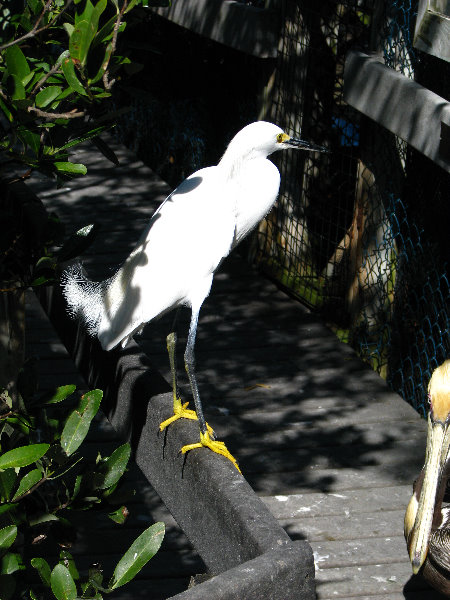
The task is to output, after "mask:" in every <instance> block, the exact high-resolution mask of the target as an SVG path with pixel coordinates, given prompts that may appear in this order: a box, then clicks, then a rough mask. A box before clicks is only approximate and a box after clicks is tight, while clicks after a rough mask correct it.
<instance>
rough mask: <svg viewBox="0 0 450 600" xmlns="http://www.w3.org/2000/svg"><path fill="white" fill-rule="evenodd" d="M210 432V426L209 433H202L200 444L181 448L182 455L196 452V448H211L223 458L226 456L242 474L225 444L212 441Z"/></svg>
mask: <svg viewBox="0 0 450 600" xmlns="http://www.w3.org/2000/svg"><path fill="white" fill-rule="evenodd" d="M210 430H211V428H210V427H209V426H208V431H207V433H201V432H200V442H198V443H196V444H188V445H187V446H183V447H182V448H181V453H182V454H186V452H190V451H191V450H195V449H196V448H209V449H210V450H212V451H213V452H215V453H216V454H221V455H222V456H225V458H228V459H229V460H230V461H231V462H232V463H233V465H234V466H235V467H236V469H237V470H238V471H239V473H241V474H242V472H241V470H240V468H239V467H238V464H237V461H236V459H235V458H234V456H233V455H232V454H231V453H230V452H229V451H228V449H227V447H226V446H225V444H224V442H219V441H217V440H213V439H211V433H210ZM211 431H212V430H211Z"/></svg>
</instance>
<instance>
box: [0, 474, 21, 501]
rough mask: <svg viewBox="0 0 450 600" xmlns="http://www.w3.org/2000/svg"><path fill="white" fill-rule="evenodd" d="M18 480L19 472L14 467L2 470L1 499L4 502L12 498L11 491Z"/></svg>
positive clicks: (0, 481)
mask: <svg viewBox="0 0 450 600" xmlns="http://www.w3.org/2000/svg"><path fill="white" fill-rule="evenodd" d="M16 481H17V473H16V472H15V471H14V469H6V470H5V471H3V472H1V471H0V500H1V501H2V502H8V500H10V498H11V492H12V490H13V487H14V485H15V483H16Z"/></svg>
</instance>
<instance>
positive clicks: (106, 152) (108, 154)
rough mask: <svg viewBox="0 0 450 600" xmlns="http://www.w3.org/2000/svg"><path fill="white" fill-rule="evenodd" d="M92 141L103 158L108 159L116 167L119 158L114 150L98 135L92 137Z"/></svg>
mask: <svg viewBox="0 0 450 600" xmlns="http://www.w3.org/2000/svg"><path fill="white" fill-rule="evenodd" d="M92 142H93V143H94V144H95V145H96V146H97V148H98V149H99V150H100V152H101V153H102V154H103V156H104V157H105V158H107V159H108V160H110V161H111V162H112V163H113V164H115V165H116V166H117V167H118V166H119V159H118V158H117V156H116V154H115V152H114V150H113V149H112V148H111V147H110V146H109V145H108V144H107V143H106V142H105V141H104V140H102V138H100V137H94V138H92Z"/></svg>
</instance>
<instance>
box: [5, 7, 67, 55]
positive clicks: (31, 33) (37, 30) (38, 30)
mask: <svg viewBox="0 0 450 600" xmlns="http://www.w3.org/2000/svg"><path fill="white" fill-rule="evenodd" d="M52 2H53V0H47V2H46V3H45V6H44V8H43V9H42V12H41V14H40V15H39V17H38V19H37V21H36V23H35V24H34V26H33V29H31V30H30V31H27V33H25V34H24V35H22V36H21V37H20V38H17V39H16V40H11V41H10V42H7V43H6V44H3V45H2V46H0V52H2V51H3V50H6V48H9V47H10V46H15V45H16V44H20V43H21V42H23V41H25V40H28V39H29V38H32V37H35V36H36V35H37V34H38V33H41V31H45V30H46V29H48V28H49V27H52V26H53V25H54V24H55V23H56V21H57V20H58V19H59V18H60V17H61V15H62V14H63V13H64V12H65V11H66V10H67V9H68V8H69V6H70V5H71V4H72V2H73V0H67V3H66V5H65V6H64V7H63V8H62V10H61V12H59V13H58V14H57V15H56V17H55V18H54V19H52V20H51V21H50V23H47V25H44V26H43V27H41V28H39V23H40V22H41V21H42V19H43V18H44V15H45V13H46V12H47V11H48V9H49V8H50V6H51V4H52Z"/></svg>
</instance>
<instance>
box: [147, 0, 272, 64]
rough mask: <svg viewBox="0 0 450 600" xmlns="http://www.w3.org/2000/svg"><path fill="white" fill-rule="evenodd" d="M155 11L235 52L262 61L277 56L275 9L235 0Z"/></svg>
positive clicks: (190, 2)
mask: <svg viewBox="0 0 450 600" xmlns="http://www.w3.org/2000/svg"><path fill="white" fill-rule="evenodd" d="M272 5H273V2H272ZM154 10H155V12H157V13H158V14H159V15H160V16H162V17H164V18H166V19H168V20H169V21H173V22H174V23H176V24H177V25H181V26H182V27H185V28H186V29H189V30H190V31H193V32H194V33H197V34H199V35H203V36H205V37H207V38H209V39H212V40H215V41H216V42H219V43H221V44H225V45H226V46H230V47H232V48H234V49H235V50H240V51H242V52H245V53H246V54H250V55H252V56H257V57H259V58H274V57H276V55H277V49H278V31H279V11H278V10H275V9H274V8H257V7H255V6H249V5H247V4H244V3H242V2H236V1H235V0H227V1H226V2H224V1H223V0H183V1H182V2H172V3H171V6H170V7H168V8H158V9H154Z"/></svg>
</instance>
